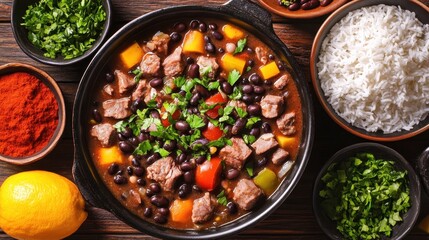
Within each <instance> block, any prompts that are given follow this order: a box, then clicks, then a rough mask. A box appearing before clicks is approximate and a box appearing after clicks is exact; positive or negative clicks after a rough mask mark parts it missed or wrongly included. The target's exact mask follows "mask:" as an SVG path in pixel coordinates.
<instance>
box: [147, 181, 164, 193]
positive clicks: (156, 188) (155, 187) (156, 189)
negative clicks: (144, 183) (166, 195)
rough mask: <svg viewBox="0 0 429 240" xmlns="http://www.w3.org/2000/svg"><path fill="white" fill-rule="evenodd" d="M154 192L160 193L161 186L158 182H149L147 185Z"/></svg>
mask: <svg viewBox="0 0 429 240" xmlns="http://www.w3.org/2000/svg"><path fill="white" fill-rule="evenodd" d="M148 188H149V189H150V190H151V191H152V192H153V193H154V194H157V193H160V192H161V190H162V189H161V186H160V185H159V183H151V184H149V187H148Z"/></svg>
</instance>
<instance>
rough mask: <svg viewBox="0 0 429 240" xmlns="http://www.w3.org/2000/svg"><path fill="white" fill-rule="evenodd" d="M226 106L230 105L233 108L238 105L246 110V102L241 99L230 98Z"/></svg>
mask: <svg viewBox="0 0 429 240" xmlns="http://www.w3.org/2000/svg"><path fill="white" fill-rule="evenodd" d="M226 106H227V107H228V106H230V107H234V108H235V107H238V108H241V109H243V110H246V108H247V106H246V104H245V103H244V102H242V101H239V100H231V101H229V102H228V103H227V104H226Z"/></svg>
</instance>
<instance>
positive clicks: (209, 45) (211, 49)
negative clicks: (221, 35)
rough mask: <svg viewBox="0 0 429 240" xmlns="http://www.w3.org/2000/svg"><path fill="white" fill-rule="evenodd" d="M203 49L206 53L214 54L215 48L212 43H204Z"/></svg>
mask: <svg viewBox="0 0 429 240" xmlns="http://www.w3.org/2000/svg"><path fill="white" fill-rule="evenodd" d="M204 49H205V50H206V51H207V52H208V53H215V52H216V47H215V46H214V45H213V43H206V46H205V47H204Z"/></svg>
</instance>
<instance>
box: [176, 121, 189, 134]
mask: <svg viewBox="0 0 429 240" xmlns="http://www.w3.org/2000/svg"><path fill="white" fill-rule="evenodd" d="M174 127H175V128H176V129H177V130H179V131H181V132H187V131H189V129H190V126H189V123H187V122H186V121H184V120H179V121H177V122H176V123H175V124H174Z"/></svg>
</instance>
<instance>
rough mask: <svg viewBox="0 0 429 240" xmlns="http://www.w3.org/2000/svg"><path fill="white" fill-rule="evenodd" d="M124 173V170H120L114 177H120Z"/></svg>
mask: <svg viewBox="0 0 429 240" xmlns="http://www.w3.org/2000/svg"><path fill="white" fill-rule="evenodd" d="M123 173H124V170H122V169H120V170H118V172H116V175H122V174H123Z"/></svg>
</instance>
